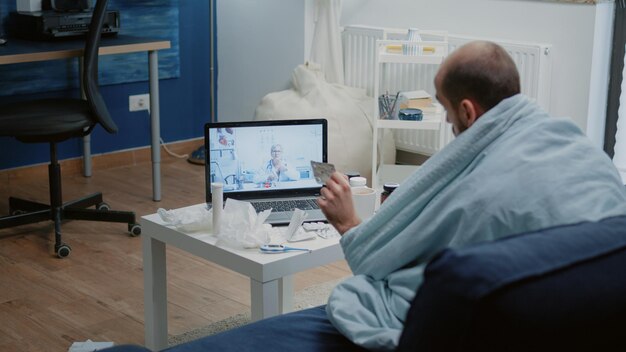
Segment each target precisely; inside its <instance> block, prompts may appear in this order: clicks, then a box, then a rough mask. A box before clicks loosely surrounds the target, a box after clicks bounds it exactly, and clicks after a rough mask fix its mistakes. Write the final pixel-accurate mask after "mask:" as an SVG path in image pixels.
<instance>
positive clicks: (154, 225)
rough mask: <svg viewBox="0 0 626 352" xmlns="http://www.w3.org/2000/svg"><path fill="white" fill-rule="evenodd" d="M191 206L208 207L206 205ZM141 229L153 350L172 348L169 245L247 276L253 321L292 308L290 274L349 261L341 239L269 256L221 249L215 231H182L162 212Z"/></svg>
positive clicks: (149, 340)
mask: <svg viewBox="0 0 626 352" xmlns="http://www.w3.org/2000/svg"><path fill="white" fill-rule="evenodd" d="M192 207H206V205H205V204H204V203H203V204H198V205H193V206H192ZM188 208H191V207H188ZM141 226H142V234H141V236H142V237H143V272H144V318H145V323H144V324H145V344H146V346H147V347H148V348H149V349H151V350H161V349H164V348H166V347H167V277H166V270H165V269H166V267H165V266H166V260H165V245H166V244H168V245H172V246H175V247H177V248H180V249H182V250H184V251H186V252H189V253H191V254H195V255H197V256H199V257H201V258H204V259H206V260H208V261H211V262H213V263H215V264H218V265H221V266H223V267H225V268H228V269H230V270H233V271H236V272H238V273H240V274H242V275H246V276H248V277H249V278H250V290H251V297H252V298H251V308H252V312H251V313H252V314H251V315H252V320H253V321H256V320H259V319H263V318H267V317H271V316H274V315H278V314H281V313H286V312H289V311H290V310H291V308H292V296H293V281H292V276H291V275H293V274H295V273H297V272H300V271H304V270H307V269H310V268H314V267H318V266H321V265H325V264H328V263H331V262H334V261H337V260H340V259H343V258H344V256H343V251H342V250H341V246H340V245H339V239H338V238H333V239H322V238H319V237H318V238H316V239H314V240H310V241H306V242H299V243H298V244H297V245H294V247H304V248H308V249H311V250H312V252H310V253H307V252H287V253H281V254H264V253H260V252H259V251H258V250H254V249H250V250H237V249H233V248H229V247H222V246H216V245H215V242H216V239H215V237H214V236H212V235H211V234H210V233H194V234H191V235H188V234H185V233H182V232H180V231H177V230H176V229H174V228H171V227H168V226H166V225H164V223H163V221H162V220H161V218H160V216H159V215H158V214H152V215H147V216H144V217H142V218H141ZM216 284H219V283H216Z"/></svg>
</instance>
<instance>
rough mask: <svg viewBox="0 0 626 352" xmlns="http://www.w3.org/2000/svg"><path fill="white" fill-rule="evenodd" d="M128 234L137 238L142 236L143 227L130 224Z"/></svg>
mask: <svg viewBox="0 0 626 352" xmlns="http://www.w3.org/2000/svg"><path fill="white" fill-rule="evenodd" d="M128 232H129V233H130V235H131V236H132V237H137V236H139V235H141V225H139V224H128Z"/></svg>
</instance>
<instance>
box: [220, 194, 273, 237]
mask: <svg viewBox="0 0 626 352" xmlns="http://www.w3.org/2000/svg"><path fill="white" fill-rule="evenodd" d="M270 213H271V210H270V209H268V210H264V211H262V212H260V213H259V214H257V213H256V211H255V210H254V207H253V206H252V204H250V203H249V202H243V201H239V200H236V199H232V198H228V199H226V205H225V206H224V211H223V212H222V224H221V230H220V233H219V234H216V237H217V239H218V244H224V245H227V246H229V247H234V248H257V247H260V246H261V245H263V244H266V243H269V242H270V235H271V233H272V226H271V225H269V224H264V222H265V220H266V219H267V217H268V216H269V215H270Z"/></svg>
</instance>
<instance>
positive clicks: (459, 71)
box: [435, 41, 520, 111]
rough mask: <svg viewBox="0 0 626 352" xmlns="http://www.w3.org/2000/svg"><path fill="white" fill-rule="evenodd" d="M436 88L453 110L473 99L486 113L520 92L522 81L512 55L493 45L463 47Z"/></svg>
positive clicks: (446, 63) (439, 75)
mask: <svg viewBox="0 0 626 352" xmlns="http://www.w3.org/2000/svg"><path fill="white" fill-rule="evenodd" d="M435 85H436V86H437V87H439V89H440V93H441V94H442V95H443V96H445V97H446V99H448V101H449V102H450V103H451V105H452V106H458V104H459V103H460V102H461V100H463V99H470V100H472V101H473V102H474V103H476V104H478V105H479V106H480V107H481V108H482V110H483V111H487V110H489V109H491V108H493V107H494V106H496V105H497V104H498V103H499V102H501V101H502V100H503V99H506V98H508V97H511V96H513V95H515V94H518V93H519V92H520V78H519V73H518V72H517V68H516V67H515V63H514V62H513V60H512V59H511V57H510V56H509V54H508V53H507V52H506V51H505V50H504V49H503V48H502V47H501V46H499V45H497V44H495V43H492V42H484V41H475V42H471V43H468V44H466V45H463V46H462V47H460V48H458V49H457V50H456V51H454V52H453V53H452V54H450V56H448V58H447V59H446V60H445V61H444V63H443V64H442V65H441V68H440V69H439V72H438V73H437V76H436V77H435Z"/></svg>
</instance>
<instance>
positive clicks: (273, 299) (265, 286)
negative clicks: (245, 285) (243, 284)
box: [250, 279, 280, 321]
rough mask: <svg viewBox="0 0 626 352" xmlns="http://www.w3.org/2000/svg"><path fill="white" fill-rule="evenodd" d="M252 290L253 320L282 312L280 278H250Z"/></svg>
mask: <svg viewBox="0 0 626 352" xmlns="http://www.w3.org/2000/svg"><path fill="white" fill-rule="evenodd" d="M250 292H251V296H252V302H251V303H252V307H251V308H252V314H251V315H252V321H257V320H261V319H263V318H269V317H273V316H275V315H278V314H280V311H279V306H280V305H279V302H278V299H279V293H278V279H276V280H272V281H267V282H259V281H256V280H254V279H250Z"/></svg>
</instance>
